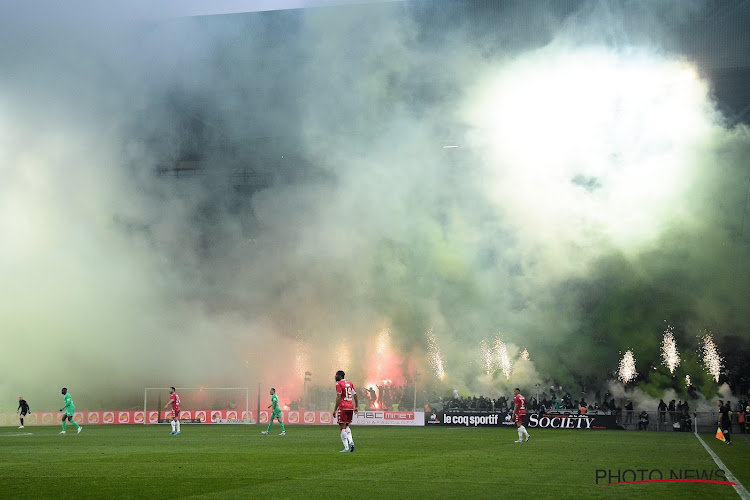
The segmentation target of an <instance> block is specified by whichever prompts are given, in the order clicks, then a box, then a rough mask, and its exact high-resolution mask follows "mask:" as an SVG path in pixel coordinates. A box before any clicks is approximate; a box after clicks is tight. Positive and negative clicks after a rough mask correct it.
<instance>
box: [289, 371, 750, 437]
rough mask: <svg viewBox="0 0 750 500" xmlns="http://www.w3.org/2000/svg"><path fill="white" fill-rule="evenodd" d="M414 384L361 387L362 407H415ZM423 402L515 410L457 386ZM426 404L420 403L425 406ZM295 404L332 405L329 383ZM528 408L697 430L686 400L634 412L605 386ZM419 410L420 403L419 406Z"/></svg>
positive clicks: (740, 416)
mask: <svg viewBox="0 0 750 500" xmlns="http://www.w3.org/2000/svg"><path fill="white" fill-rule="evenodd" d="M414 395H415V394H414V386H413V385H411V384H410V383H406V384H403V385H394V384H390V383H388V382H384V383H382V385H380V384H376V385H375V386H370V387H363V388H360V389H359V403H360V407H362V408H364V409H367V410H382V409H391V410H392V409H400V410H409V411H410V410H414ZM419 401H422V402H424V401H427V403H426V404H425V410H427V411H437V412H444V411H445V412H451V411H475V412H510V411H513V396H512V395H508V396H505V395H501V396H498V397H496V398H491V397H487V396H463V397H462V396H461V395H460V394H459V391H458V390H457V389H453V390H452V391H451V392H449V393H447V394H443V395H438V394H435V393H428V392H424V391H423V392H421V393H420V394H419ZM421 404H422V403H418V405H421ZM726 404H727V406H728V407H729V409H730V412H731V413H730V415H731V419H732V424H736V425H737V426H738V429H739V431H740V432H741V433H746V432H750V430H749V429H748V421H747V420H748V419H747V416H748V415H750V407H748V403H747V401H745V400H743V401H740V402H739V403H737V404H736V405H734V406H733V405H732V403H731V402H730V401H727V403H726ZM289 405H290V407H291V409H293V410H296V409H301V408H307V409H318V410H325V409H328V408H329V407H332V406H333V394H332V391H331V388H330V387H324V386H310V387H308V388H307V394H306V396H305V398H301V399H299V400H297V401H293V402H291V403H289ZM526 407H527V410H530V411H534V412H540V413H574V414H592V415H615V416H616V418H617V423H618V424H620V425H622V426H624V427H625V428H630V429H636V428H637V429H639V430H649V429H653V428H654V421H652V418H653V419H654V420H658V425H659V427H660V428H664V427H668V426H672V428H673V429H674V430H675V431H689V432H691V431H692V430H693V422H692V417H691V413H690V404H689V403H688V401H687V400H685V401H682V400H680V401H675V400H674V399H673V400H671V401H669V402H668V403H667V402H665V401H664V400H663V399H660V400H659V403H658V405H657V407H656V408H655V410H653V411H652V413H649V411H647V409H643V408H639V410H641V412H640V413H639V414H638V415H637V417H636V414H635V407H634V405H633V401H632V400H630V399H625V400H621V401H620V402H617V401H616V400H615V398H614V396H613V395H612V394H611V393H610V392H609V391H607V392H606V393H604V394H603V395H602V394H601V393H600V392H596V394H595V396H594V400H593V401H592V402H588V401H586V399H585V395H584V394H582V395H581V397H580V398H574V397H573V396H571V394H570V393H569V392H565V391H562V389H561V388H557V390H555V388H550V391H549V393H548V392H547V391H543V392H541V393H538V399H537V394H527V395H526ZM420 409H421V407H420Z"/></svg>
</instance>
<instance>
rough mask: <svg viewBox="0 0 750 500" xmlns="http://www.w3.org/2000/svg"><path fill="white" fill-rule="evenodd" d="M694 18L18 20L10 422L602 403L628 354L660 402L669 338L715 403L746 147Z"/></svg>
mask: <svg viewBox="0 0 750 500" xmlns="http://www.w3.org/2000/svg"><path fill="white" fill-rule="evenodd" d="M683 4H684V2H667V3H665V4H658V5H656V6H651V5H652V4H651V3H639V2H635V3H633V6H635V7H633V9H631V10H627V9H625V8H624V7H623V8H613V7H612V5H610V4H609V3H607V2H595V3H593V4H589V3H586V2H552V3H539V4H538V5H537V6H536V7H534V8H529V7H528V6H524V7H520V6H519V5H518V4H516V3H509V4H507V5H506V4H503V3H498V5H496V6H494V7H492V8H490V7H487V6H485V4H484V3H483V4H482V5H483V6H477V5H476V4H475V5H474V6H472V5H471V3H463V2H449V3H441V2H435V3H428V2H414V3H388V4H385V5H367V6H356V7H354V6H351V7H338V8H320V9H309V10H305V11H289V12H277V13H263V14H245V15H235V16H216V17H197V18H176V19H158V20H153V19H151V20H144V16H143V15H140V16H137V17H138V18H137V19H132V18H125V17H123V13H115V14H113V13H111V12H106V13H103V12H101V11H99V12H95V13H94V14H85V13H84V12H82V11H81V12H76V11H73V12H69V13H68V14H67V15H65V13H60V12H55V14H56V15H52V13H51V12H47V11H36V12H30V11H26V12H18V13H16V15H17V17H15V18H12V17H10V16H5V17H4V23H3V25H2V27H3V28H5V29H3V32H2V35H0V41H2V50H1V51H0V58H1V59H0V63H1V65H2V67H3V68H4V72H5V74H6V75H7V78H3V79H2V80H0V173H1V174H2V178H3V182H2V184H0V220H2V227H3V229H4V231H3V232H4V237H5V238H4V244H3V245H2V248H1V249H0V270H1V271H2V273H3V275H4V276H5V277H6V279H5V283H6V298H5V300H3V302H2V305H0V311H1V314H2V319H3V323H4V328H5V331H6V332H8V333H7V334H6V338H5V342H4V345H3V351H2V352H3V354H2V358H1V359H0V361H1V362H0V380H1V381H2V382H0V400H2V401H6V402H7V401H11V402H12V401H13V400H14V399H15V397H17V395H18V394H23V395H24V396H25V397H26V398H27V399H28V400H29V401H30V402H35V403H36V405H37V407H40V406H47V407H54V404H56V401H57V398H58V394H59V388H60V386H62V385H66V386H68V387H69V388H71V392H72V393H73V394H75V395H76V401H77V404H78V405H79V406H81V407H83V408H86V407H88V408H94V407H100V406H110V407H111V406H113V405H115V406H117V405H119V406H133V405H136V404H137V403H138V402H139V400H140V399H139V398H140V397H141V395H142V388H143V387H145V386H169V385H177V386H199V385H200V386H245V385H250V386H253V387H254V386H255V384H258V383H261V384H263V386H264V387H265V386H266V385H269V386H270V385H275V386H276V387H277V388H279V389H280V393H281V395H282V400H285V401H286V400H288V399H289V398H292V397H297V396H298V395H299V393H300V391H301V386H302V383H301V382H302V377H303V375H304V372H305V371H308V370H309V371H312V372H313V382H315V383H323V384H324V383H328V382H329V380H331V377H332V373H333V370H334V369H338V368H343V369H345V370H346V371H347V372H348V375H349V376H350V377H351V378H352V379H353V380H354V381H357V382H358V383H361V384H370V383H371V382H374V381H376V380H377V379H378V377H381V376H382V377H387V378H389V379H393V380H394V381H396V382H403V381H405V380H408V379H411V378H412V377H413V376H414V374H415V372H417V371H419V372H420V379H419V381H420V382H419V383H420V384H422V385H424V386H426V387H429V388H431V389H434V390H438V391H442V390H446V389H448V388H451V387H459V388H460V389H461V390H462V391H464V390H470V391H478V392H483V393H485V394H487V395H493V396H494V395H495V394H497V393H503V392H505V393H507V390H508V388H511V387H514V386H518V385H520V386H524V387H525V389H526V390H528V392H529V393H531V392H533V390H532V387H533V386H534V384H536V383H542V382H546V381H547V380H548V379H554V380H556V381H557V382H558V383H561V384H563V385H564V386H565V387H574V386H576V390H579V389H578V387H581V388H584V389H586V390H592V389H594V388H598V387H604V385H605V382H606V381H607V380H609V379H613V378H614V375H613V373H612V372H613V371H614V370H615V369H616V367H617V363H618V356H619V353H620V352H621V351H623V352H624V350H625V349H633V350H634V352H635V355H636V358H637V360H638V363H639V367H638V368H639V372H641V373H648V375H644V376H643V379H642V381H643V382H648V383H646V384H645V386H644V387H645V389H644V390H645V391H646V392H648V391H651V392H648V397H651V398H653V397H657V400H658V397H660V396H659V393H660V392H661V391H663V390H668V389H678V390H682V389H680V386H678V384H677V383H676V382H674V381H673V380H671V379H669V378H668V377H667V378H664V379H663V380H662V379H659V376H660V374H661V373H662V371H663V369H655V368H657V367H658V366H659V356H660V352H659V345H660V342H661V333H662V331H663V330H664V328H666V325H665V320H666V321H667V322H669V323H670V324H672V325H674V326H675V328H676V330H675V333H676V338H677V342H678V345H680V347H681V350H682V352H683V353H685V354H684V357H685V362H684V363H683V364H682V365H681V366H680V367H679V368H678V370H677V372H676V379H679V378H680V377H682V379H684V375H685V374H689V375H690V376H691V377H692V378H693V380H694V381H695V383H696V385H697V386H698V387H699V388H701V389H703V390H704V391H706V392H710V391H714V392H715V391H716V385H715V383H714V384H713V385H712V384H711V383H710V381H709V378H708V376H706V375H705V374H704V372H702V371H701V370H702V369H701V367H700V366H699V362H698V357H697V354H695V353H694V352H695V351H696V349H697V346H698V341H697V338H696V337H697V336H698V335H699V334H700V333H701V332H702V331H703V330H706V329H708V330H712V331H713V332H714V334H715V335H716V336H717V338H718V339H719V345H720V346H721V338H722V337H726V336H728V335H734V336H740V338H744V337H746V335H747V332H746V330H745V328H746V327H745V325H746V324H748V320H750V318H749V317H748V314H749V313H748V312H747V308H746V307H745V304H746V303H747V302H748V299H749V298H750V297H748V295H749V294H748V291H749V290H748V285H747V280H743V279H742V277H744V276H747V275H748V268H747V265H748V264H747V263H748V262H750V261H749V260H748V258H747V257H748V255H747V249H748V247H747V239H746V236H745V234H746V233H747V229H745V226H747V225H748V223H745V222H744V217H745V216H746V215H747V213H746V211H747V207H746V206H745V205H744V203H745V200H746V196H747V185H748V163H747V162H748V160H747V158H750V154H748V153H749V152H750V151H748V150H749V149H750V140H749V138H748V131H747V129H746V128H745V127H743V126H740V125H733V124H731V123H729V122H728V121H727V120H726V119H725V117H724V116H723V115H722V114H721V113H719V112H718V111H717V107H716V105H715V103H714V102H713V100H712V97H711V88H710V82H709V81H707V80H706V79H704V78H703V77H702V76H701V72H700V67H698V65H697V62H696V61H695V60H694V58H695V57H697V55H696V54H695V53H692V52H690V51H689V50H688V49H682V48H681V47H682V46H683V45H682V44H683V42H684V39H685V36H684V33H683V32H682V31H681V30H684V26H685V25H686V24H687V25H689V24H690V23H691V22H694V21H695V20H696V19H700V17H701V16H702V15H704V14H705V12H706V11H705V10H704V6H703V4H701V3H690V4H689V5H688V6H687V7H685V6H684V5H683ZM636 7H637V8H636ZM483 9H489V10H487V11H484V10H483ZM623 9H625V10H623ZM139 12H140V11H139ZM498 12H500V14H498ZM493 13H494V14H493ZM490 14H492V15H490ZM675 14H679V15H675ZM488 19H489V20H491V21H489V20H488ZM636 19H637V20H638V21H639V23H636V22H635V21H636ZM641 19H649V20H650V23H651V25H650V26H648V27H642V25H641V24H640V20H641ZM14 20H15V21H16V22H15V23H14ZM21 21H22V22H21ZM445 146H458V147H457V148H454V147H448V148H446V147H445ZM193 167H199V168H198V169H197V170H194V169H193ZM430 329H432V331H433V334H434V338H435V339H436V343H437V344H438V345H439V347H440V349H441V354H442V356H443V360H444V368H445V377H444V379H443V380H439V379H438V378H437V377H436V374H435V373H434V372H433V371H431V370H430V364H429V359H428V341H427V332H428V331H429V330H430ZM384 331H387V332H389V334H390V335H389V337H388V338H389V340H388V344H387V346H386V345H385V343H384V341H383V340H382V339H383V335H384V334H383V332H384ZM496 338H501V339H502V340H504V342H505V343H506V346H507V349H508V353H509V355H510V356H511V358H513V363H514V367H515V368H514V370H515V371H514V372H513V373H512V374H511V375H510V377H509V378H506V377H505V375H503V374H502V373H501V372H499V371H498V372H496V373H494V374H490V375H488V374H487V373H486V371H485V370H484V368H483V365H482V358H481V348H480V346H481V341H482V340H485V341H486V342H490V343H491V342H494V341H495V339H496ZM379 339H380V340H379ZM523 348H527V349H528V352H529V353H530V361H525V360H520V359H518V356H519V353H520V352H521V350H522V349H523ZM691 353H692V354H691ZM660 370H661V371H660ZM386 372H387V373H386ZM652 372H653V373H652ZM667 373H668V372H667ZM261 392H262V393H263V394H264V393H265V389H262V391H261ZM613 392H614V391H613ZM17 393H18V394H17ZM644 397H645V396H644ZM4 404H8V403H0V405H4ZM11 404H12V403H11Z"/></svg>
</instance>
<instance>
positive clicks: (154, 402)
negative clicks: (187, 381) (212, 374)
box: [143, 387, 255, 424]
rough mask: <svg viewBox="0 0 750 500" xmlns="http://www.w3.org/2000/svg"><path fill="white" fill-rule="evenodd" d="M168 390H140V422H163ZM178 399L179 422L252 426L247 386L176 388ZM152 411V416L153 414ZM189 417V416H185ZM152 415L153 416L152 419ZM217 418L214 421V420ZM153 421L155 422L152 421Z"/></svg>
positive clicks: (157, 388)
mask: <svg viewBox="0 0 750 500" xmlns="http://www.w3.org/2000/svg"><path fill="white" fill-rule="evenodd" d="M169 389H170V388H169V387H146V388H145V389H144V391H143V415H144V419H143V423H144V424H151V423H164V422H166V420H164V419H163V418H162V417H163V415H164V412H165V411H169V407H167V408H165V405H166V404H167V403H168V402H169ZM175 389H176V391H177V394H178V395H179V396H180V407H181V409H182V414H181V415H180V420H183V419H186V421H188V422H189V421H193V420H197V419H200V420H201V421H202V422H203V423H233V424H235V423H236V424H254V423H255V419H254V418H253V416H252V412H251V411H250V389H249V388H247V387H176V388H175ZM154 412H156V414H155V415H154ZM188 415H189V416H188ZM154 416H155V417H156V418H155V419H154ZM217 416H218V418H215V417H217ZM154 420H155V421H154Z"/></svg>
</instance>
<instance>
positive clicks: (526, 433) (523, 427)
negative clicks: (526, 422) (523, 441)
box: [519, 425, 529, 436]
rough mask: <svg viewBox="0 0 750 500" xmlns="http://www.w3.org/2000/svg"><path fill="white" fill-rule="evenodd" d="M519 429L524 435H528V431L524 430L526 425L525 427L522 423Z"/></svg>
mask: <svg viewBox="0 0 750 500" xmlns="http://www.w3.org/2000/svg"><path fill="white" fill-rule="evenodd" d="M519 429H520V431H521V433H522V434H523V435H524V436H528V435H529V432H528V431H527V430H526V427H525V426H523V425H522V426H521V427H519Z"/></svg>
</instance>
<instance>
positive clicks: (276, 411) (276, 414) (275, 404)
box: [261, 387, 286, 436]
mask: <svg viewBox="0 0 750 500" xmlns="http://www.w3.org/2000/svg"><path fill="white" fill-rule="evenodd" d="M268 407H269V408H273V410H272V411H273V413H271V419H270V420H269V422H268V429H266V430H264V431H263V432H261V434H268V433H269V432H271V426H272V425H273V420H274V419H276V420H278V421H279V423H280V424H281V433H280V434H279V435H280V436H286V429H284V420H283V418H282V416H281V407H279V397H278V396H277V395H276V389H274V388H273V387H271V404H270V405H268Z"/></svg>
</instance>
